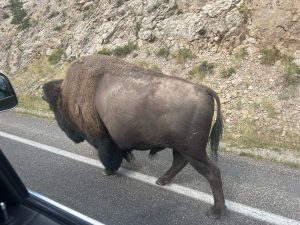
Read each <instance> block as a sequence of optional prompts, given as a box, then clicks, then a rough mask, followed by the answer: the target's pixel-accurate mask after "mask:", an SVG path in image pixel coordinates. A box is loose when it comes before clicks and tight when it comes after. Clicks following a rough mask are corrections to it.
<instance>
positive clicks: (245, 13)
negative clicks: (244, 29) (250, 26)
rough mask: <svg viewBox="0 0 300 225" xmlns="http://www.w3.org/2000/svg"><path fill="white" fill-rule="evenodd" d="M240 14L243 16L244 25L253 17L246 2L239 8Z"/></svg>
mask: <svg viewBox="0 0 300 225" xmlns="http://www.w3.org/2000/svg"><path fill="white" fill-rule="evenodd" d="M239 12H240V13H241V14H242V15H243V20H244V23H245V24H246V23H247V22H248V20H249V18H250V16H251V10H250V9H249V8H248V6H247V5H246V3H245V1H243V2H242V4H241V5H240V7H239Z"/></svg>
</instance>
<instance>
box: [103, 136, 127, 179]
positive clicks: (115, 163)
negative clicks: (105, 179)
mask: <svg viewBox="0 0 300 225" xmlns="http://www.w3.org/2000/svg"><path fill="white" fill-rule="evenodd" d="M98 155H99V158H100V161H101V162H102V164H103V166H104V171H103V174H104V175H106V176H107V175H112V174H114V173H115V172H116V171H117V170H118V169H119V168H120V166H121V163H122V160H123V158H124V152H123V151H122V150H121V149H120V148H119V147H118V146H117V145H116V144H115V143H114V141H113V140H112V139H110V138H105V139H103V140H102V141H101V143H100V144H99V146H98Z"/></svg>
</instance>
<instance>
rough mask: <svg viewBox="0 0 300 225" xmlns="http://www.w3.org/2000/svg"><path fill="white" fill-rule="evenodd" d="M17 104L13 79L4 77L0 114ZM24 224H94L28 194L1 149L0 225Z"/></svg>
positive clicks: (0, 76)
mask: <svg viewBox="0 0 300 225" xmlns="http://www.w3.org/2000/svg"><path fill="white" fill-rule="evenodd" d="M17 104H18V100H17V96H16V94H15V91H14V89H13V87H12V85H11V84H10V82H9V79H8V78H7V77H6V76H5V75H4V74H2V73H0V111H4V110H8V109H11V108H13V107H15V106H16V105H17ZM0 113H1V112H0ZM0 117H1V114H0ZM23 224H24V225H25V224H26V225H58V224H66V225H68V224H70V225H71V224H72V225H73V224H78V225H79V224H91V223H89V222H87V221H86V220H85V219H83V218H79V217H78V215H74V214H72V213H71V212H68V211H66V210H64V209H62V208H59V207H57V206H56V205H53V204H51V203H50V202H48V201H46V200H45V199H42V198H40V197H38V196H37V195H34V194H32V193H31V192H30V191H28V190H27V188H26V187H25V185H24V184H23V183H22V181H21V179H20V178H19V176H18V175H17V173H16V172H15V170H14V169H13V167H12V166H11V164H10V163H9V161H8V160H7V158H6V157H5V155H4V154H3V152H2V151H1V145H0V225H23Z"/></svg>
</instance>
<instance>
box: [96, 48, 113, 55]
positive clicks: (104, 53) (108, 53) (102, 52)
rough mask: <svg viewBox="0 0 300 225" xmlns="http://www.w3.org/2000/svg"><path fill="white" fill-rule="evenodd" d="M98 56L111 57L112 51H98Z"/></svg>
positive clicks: (106, 49)
mask: <svg viewBox="0 0 300 225" xmlns="http://www.w3.org/2000/svg"><path fill="white" fill-rule="evenodd" d="M97 54H99V55H112V54H113V51H112V50H110V49H108V48H103V49H101V50H100V51H98V52H97Z"/></svg>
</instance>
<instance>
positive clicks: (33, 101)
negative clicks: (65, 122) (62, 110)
mask: <svg viewBox="0 0 300 225" xmlns="http://www.w3.org/2000/svg"><path fill="white" fill-rule="evenodd" d="M18 101H19V104H18V107H17V108H16V111H20V112H25V113H29V114H31V113H30V112H35V114H39V115H47V114H50V113H51V111H50V108H49V105H48V103H46V102H45V101H44V100H43V99H42V98H41V96H30V95H20V96H18Z"/></svg>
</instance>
